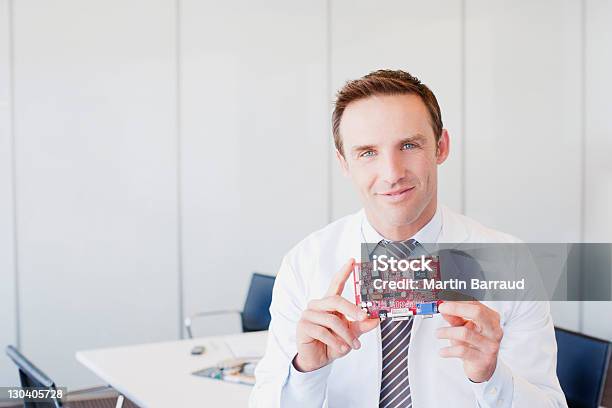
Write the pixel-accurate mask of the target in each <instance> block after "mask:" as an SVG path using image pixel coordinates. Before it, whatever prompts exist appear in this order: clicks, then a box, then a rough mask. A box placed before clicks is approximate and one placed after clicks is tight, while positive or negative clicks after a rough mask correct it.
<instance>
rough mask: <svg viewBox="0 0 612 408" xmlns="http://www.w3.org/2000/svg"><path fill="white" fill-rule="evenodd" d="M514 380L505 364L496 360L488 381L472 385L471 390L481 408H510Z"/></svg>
mask: <svg viewBox="0 0 612 408" xmlns="http://www.w3.org/2000/svg"><path fill="white" fill-rule="evenodd" d="M513 382H514V378H513V377H512V372H511V371H510V369H509V368H508V367H507V366H506V364H505V363H504V362H503V361H501V360H498V361H497V367H495V371H494V372H493V375H492V376H491V378H490V379H489V381H485V382H482V383H472V390H473V391H474V394H475V395H476V401H478V406H479V407H481V408H485V407H496V408H511V407H512V397H513V394H514V384H513Z"/></svg>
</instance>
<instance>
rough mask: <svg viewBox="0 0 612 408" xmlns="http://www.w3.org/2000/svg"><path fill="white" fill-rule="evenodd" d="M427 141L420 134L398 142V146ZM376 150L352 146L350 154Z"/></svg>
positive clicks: (373, 146)
mask: <svg viewBox="0 0 612 408" xmlns="http://www.w3.org/2000/svg"><path fill="white" fill-rule="evenodd" d="M426 140H427V138H426V137H425V136H424V135H422V134H420V133H415V134H414V135H412V136H409V137H406V138H404V139H402V140H400V142H399V144H400V145H404V144H406V143H423V142H425V141H426ZM374 148H376V145H362V146H353V147H352V148H351V152H353V153H359V152H364V151H368V150H372V149H374Z"/></svg>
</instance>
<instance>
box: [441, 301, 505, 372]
mask: <svg viewBox="0 0 612 408" xmlns="http://www.w3.org/2000/svg"><path fill="white" fill-rule="evenodd" d="M438 310H439V312H440V313H441V314H442V316H443V317H444V319H445V320H446V321H447V322H448V323H450V325H451V327H441V328H439V329H438V330H437V333H436V334H437V336H438V338H440V339H448V340H450V342H451V346H450V347H444V348H442V349H440V356H442V357H458V358H460V359H462V360H463V370H464V371H465V374H466V375H467V377H468V378H469V379H470V380H472V381H473V382H484V381H488V380H489V379H490V378H491V376H492V375H493V372H494V371H495V367H496V366H497V354H498V352H499V345H500V343H501V340H502V337H503V335H504V333H503V331H502V328H501V325H500V323H499V313H497V312H496V311H495V310H493V309H490V308H488V307H486V306H485V305H483V304H482V303H480V302H477V301H471V302H444V303H442V304H441V305H440V306H439V309H438Z"/></svg>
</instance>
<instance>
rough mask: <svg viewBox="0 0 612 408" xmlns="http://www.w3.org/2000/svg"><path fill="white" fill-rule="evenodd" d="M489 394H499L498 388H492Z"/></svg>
mask: <svg viewBox="0 0 612 408" xmlns="http://www.w3.org/2000/svg"><path fill="white" fill-rule="evenodd" d="M489 394H491V395H495V394H497V388H496V387H493V388H491V391H489Z"/></svg>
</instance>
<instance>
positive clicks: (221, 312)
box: [185, 310, 242, 339]
mask: <svg viewBox="0 0 612 408" xmlns="http://www.w3.org/2000/svg"><path fill="white" fill-rule="evenodd" d="M224 314H237V315H238V316H240V317H242V312H241V311H240V310H212V311H210V312H199V313H195V314H192V315H191V316H189V317H186V318H185V330H187V335H188V336H189V338H190V339H193V333H191V323H192V321H193V320H194V319H197V318H200V317H207V316H219V315H224Z"/></svg>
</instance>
